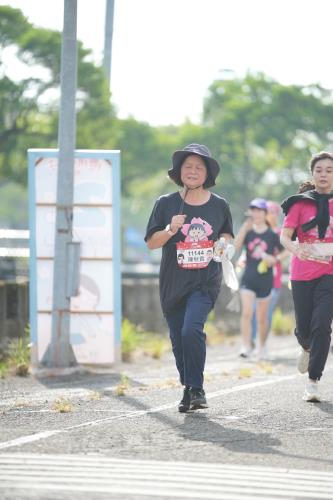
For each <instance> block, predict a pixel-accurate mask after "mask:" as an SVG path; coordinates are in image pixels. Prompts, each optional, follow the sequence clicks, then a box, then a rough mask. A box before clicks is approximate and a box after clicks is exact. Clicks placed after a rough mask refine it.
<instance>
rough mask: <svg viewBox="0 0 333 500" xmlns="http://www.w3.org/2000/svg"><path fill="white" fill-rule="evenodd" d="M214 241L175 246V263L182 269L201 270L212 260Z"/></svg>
mask: <svg viewBox="0 0 333 500" xmlns="http://www.w3.org/2000/svg"><path fill="white" fill-rule="evenodd" d="M213 246H214V241H212V240H206V241H198V242H193V241H192V242H183V241H179V242H178V243H177V244H176V248H177V262H178V265H179V267H182V268H183V269H202V268H204V267H207V266H208V264H209V263H210V261H211V260H212V258H213Z"/></svg>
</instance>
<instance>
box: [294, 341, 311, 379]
mask: <svg viewBox="0 0 333 500" xmlns="http://www.w3.org/2000/svg"><path fill="white" fill-rule="evenodd" d="M309 360H310V352H309V351H306V350H305V349H303V347H301V351H300V353H299V356H298V360H297V369H298V371H299V372H300V373H306V372H307V371H308V369H309Z"/></svg>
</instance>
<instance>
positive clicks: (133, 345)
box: [121, 319, 170, 361]
mask: <svg viewBox="0 0 333 500" xmlns="http://www.w3.org/2000/svg"><path fill="white" fill-rule="evenodd" d="M169 349H170V343H169V340H168V338H167V337H165V336H162V335H159V334H157V333H153V332H147V331H144V330H143V329H142V328H140V326H137V325H135V324H134V323H131V322H130V321H129V320H128V319H124V320H123V323H122V329H121V353H122V359H123V361H131V360H132V359H133V357H134V356H135V355H136V354H140V353H143V354H145V355H147V356H150V357H152V358H154V359H160V358H161V356H162V355H163V353H164V352H165V351H168V350H169Z"/></svg>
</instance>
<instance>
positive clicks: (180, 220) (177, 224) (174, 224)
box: [170, 214, 186, 234]
mask: <svg viewBox="0 0 333 500" xmlns="http://www.w3.org/2000/svg"><path fill="white" fill-rule="evenodd" d="M185 219H186V215H185V214H181V215H174V216H173V217H172V219H171V222H170V230H171V231H172V232H173V233H175V234H176V233H177V232H178V231H179V229H180V228H181V227H182V226H183V224H184V222H185Z"/></svg>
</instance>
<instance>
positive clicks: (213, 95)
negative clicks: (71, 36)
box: [0, 6, 333, 229]
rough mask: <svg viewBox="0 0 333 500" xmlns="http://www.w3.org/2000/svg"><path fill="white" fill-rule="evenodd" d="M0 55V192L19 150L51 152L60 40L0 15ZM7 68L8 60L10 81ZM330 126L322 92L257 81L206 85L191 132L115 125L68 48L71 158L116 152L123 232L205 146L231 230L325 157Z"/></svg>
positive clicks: (108, 101)
mask: <svg viewBox="0 0 333 500" xmlns="http://www.w3.org/2000/svg"><path fill="white" fill-rule="evenodd" d="M0 55H1V59H0V60H1V62H0V146H1V147H0V182H8V181H10V182H17V183H20V184H21V185H23V186H24V185H25V184H26V181H27V178H26V170H27V169H26V164H27V162H26V150H27V149H28V148H31V147H36V148H37V147H38V148H50V147H56V145H57V133H58V107H59V81H60V62H61V61H60V57H61V33H59V32H56V31H52V30H45V29H41V28H37V27H35V26H33V25H32V24H31V23H29V22H28V20H27V19H26V18H25V16H24V15H23V14H22V12H21V11H20V10H18V9H12V8H10V7H6V6H0ZM7 60H8V61H9V60H10V61H11V62H12V61H13V60H15V68H17V70H18V72H19V73H20V76H19V77H18V78H15V77H14V74H13V72H11V71H10V69H11V66H12V65H8V64H7V63H6V61H7ZM332 123H333V94H332V91H331V90H327V89H324V88H322V87H321V86H320V85H318V84H315V83H314V84H313V85H308V86H304V87H302V86H297V85H281V84H280V83H279V82H277V81H275V80H272V79H271V78H269V77H267V76H266V75H264V74H261V73H257V74H252V73H249V74H247V75H246V76H245V77H244V78H234V79H228V80H216V81H214V82H212V84H211V86H210V87H209V89H208V95H207V97H206V99H205V100H204V103H203V118H202V121H201V123H197V124H193V123H191V122H189V121H186V122H185V123H183V124H182V125H180V126H164V127H152V126H150V125H149V124H147V123H142V122H138V121H137V120H135V119H134V118H131V117H129V118H127V119H119V118H117V116H116V113H115V109H114V107H113V104H112V95H110V92H109V88H108V83H107V80H106V78H105V76H104V72H103V70H102V68H100V67H99V66H97V65H95V64H94V63H93V62H91V53H90V51H89V50H87V49H85V48H84V47H83V45H82V43H81V42H78V92H77V141H76V144H77V148H82V149H120V150H121V155H122V161H121V165H122V193H123V200H124V201H123V223H124V225H125V226H127V225H131V224H132V225H133V224H135V225H137V226H138V227H140V228H141V229H143V227H144V225H145V223H146V221H147V217H148V215H149V212H150V210H151V206H152V203H153V201H154V200H155V199H156V198H157V197H158V196H159V195H160V194H162V193H164V192H170V191H173V190H174V189H176V187H175V185H174V184H172V183H171V182H170V180H169V179H168V177H167V170H168V168H170V166H171V156H172V153H173V152H174V151H175V150H177V149H180V148H182V147H183V146H185V145H186V144H189V143H191V142H199V143H203V144H207V146H208V147H209V148H210V149H211V151H212V154H213V156H214V157H216V158H217V159H218V160H219V161H220V163H221V166H222V169H221V175H220V176H219V178H218V183H217V186H216V187H215V188H214V190H215V191H216V192H218V193H219V194H222V195H223V196H225V197H226V198H227V199H228V201H229V202H230V204H231V208H232V212H233V214H234V216H235V219H236V220H237V219H240V217H241V214H242V213H243V210H244V208H245V206H247V204H248V202H249V200H250V199H251V198H253V197H255V196H263V197H267V198H271V199H276V200H281V199H282V198H284V197H285V196H287V195H288V194H290V193H292V192H294V191H295V189H296V186H297V184H298V183H299V181H301V180H304V179H305V178H306V177H307V176H308V173H307V165H308V162H309V158H310V156H311V154H312V153H314V152H317V151H318V150H321V149H329V150H332V149H333V133H332Z"/></svg>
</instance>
